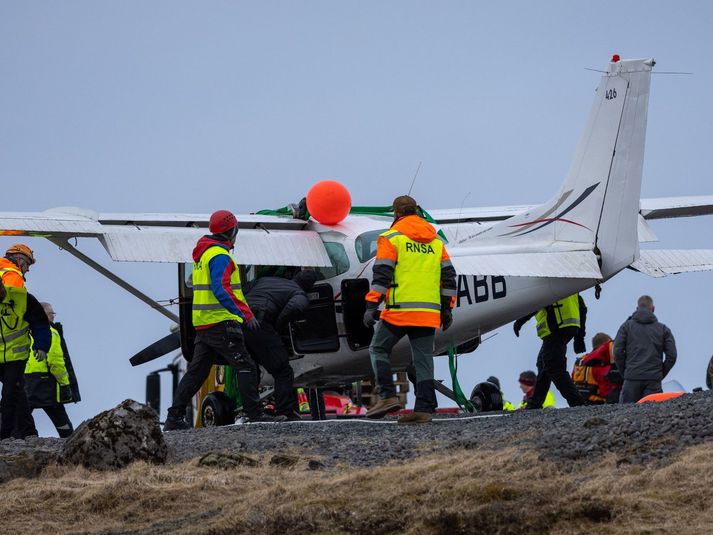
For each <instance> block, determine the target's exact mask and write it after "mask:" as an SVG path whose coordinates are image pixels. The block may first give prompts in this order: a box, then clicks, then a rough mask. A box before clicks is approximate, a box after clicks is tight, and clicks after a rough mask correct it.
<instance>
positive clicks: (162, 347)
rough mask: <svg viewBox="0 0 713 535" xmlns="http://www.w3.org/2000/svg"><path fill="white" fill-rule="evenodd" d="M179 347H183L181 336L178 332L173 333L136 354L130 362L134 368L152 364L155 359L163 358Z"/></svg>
mask: <svg viewBox="0 0 713 535" xmlns="http://www.w3.org/2000/svg"><path fill="white" fill-rule="evenodd" d="M179 347H181V336H180V335H179V334H178V333H177V332H175V333H171V334H169V335H167V336H164V337H163V338H161V339H160V340H157V341H156V342H154V343H153V344H151V345H150V346H148V347H145V348H144V349H142V350H141V351H139V352H138V353H136V355H134V356H133V357H131V358H130V359H129V362H130V363H131V365H132V366H138V365H139V364H143V363H145V362H151V361H152V360H154V359H157V358H159V357H163V356H164V355H166V354H167V353H170V352H171V351H174V350H176V349H178V348H179Z"/></svg>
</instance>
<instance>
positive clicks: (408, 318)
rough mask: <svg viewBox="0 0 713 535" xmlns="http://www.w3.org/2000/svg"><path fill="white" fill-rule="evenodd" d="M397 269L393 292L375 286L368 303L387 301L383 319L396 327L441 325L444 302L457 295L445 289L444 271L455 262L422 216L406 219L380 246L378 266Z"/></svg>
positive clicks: (378, 244)
mask: <svg viewBox="0 0 713 535" xmlns="http://www.w3.org/2000/svg"><path fill="white" fill-rule="evenodd" d="M378 264H386V265H390V266H392V267H393V268H394V274H393V280H392V284H391V287H390V288H381V287H377V286H372V288H371V291H370V292H369V293H368V294H367V296H366V300H367V301H371V302H377V303H378V302H379V301H381V300H382V299H384V305H385V306H384V310H383V312H382V313H381V319H382V320H384V321H386V322H388V323H391V324H392V325H400V326H414V327H434V328H438V327H440V325H441V302H442V300H443V299H444V297H445V298H451V306H452V305H453V301H455V299H454V298H453V295H452V294H454V293H455V292H452V291H450V290H444V289H442V288H441V269H442V268H443V267H445V266H450V265H451V261H450V258H449V256H448V253H447V252H446V248H445V246H444V245H443V242H442V241H441V240H440V238H439V237H438V235H437V234H436V230H435V229H434V228H433V226H432V225H431V224H430V223H428V222H427V221H425V220H423V219H422V218H420V217H419V216H416V215H411V216H406V217H402V218H401V219H399V220H398V221H397V222H396V223H394V224H393V225H392V226H391V229H389V230H388V231H386V232H384V233H382V234H381V235H380V236H379V239H378V240H377V242H376V261H375V265H378Z"/></svg>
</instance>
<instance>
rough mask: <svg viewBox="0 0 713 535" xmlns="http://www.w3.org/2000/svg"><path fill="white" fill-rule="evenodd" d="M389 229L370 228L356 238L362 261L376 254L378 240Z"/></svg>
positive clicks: (358, 254)
mask: <svg viewBox="0 0 713 535" xmlns="http://www.w3.org/2000/svg"><path fill="white" fill-rule="evenodd" d="M387 230H388V229H381V230H370V231H369V232H365V233H364V234H360V235H359V236H357V239H356V240H354V246H355V247H356V254H357V258H359V261H360V262H366V261H367V260H369V259H371V258H374V256H376V240H377V239H378V238H379V236H380V235H381V234H383V233H384V232H386V231H387Z"/></svg>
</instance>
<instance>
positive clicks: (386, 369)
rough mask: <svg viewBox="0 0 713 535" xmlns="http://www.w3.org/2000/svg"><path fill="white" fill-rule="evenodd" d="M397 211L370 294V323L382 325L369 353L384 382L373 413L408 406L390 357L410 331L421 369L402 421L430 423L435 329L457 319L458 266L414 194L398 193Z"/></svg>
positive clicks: (382, 241) (379, 251) (382, 240)
mask: <svg viewBox="0 0 713 535" xmlns="http://www.w3.org/2000/svg"><path fill="white" fill-rule="evenodd" d="M393 211H394V223H393V224H392V225H391V228H390V229H389V230H388V231H386V232H384V233H383V234H381V236H379V239H378V241H377V245H376V260H375V262H374V268H373V280H372V284H371V291H370V292H369V293H368V294H367V296H366V312H365V314H364V325H366V326H367V327H371V326H374V325H376V326H375V328H374V337H373V338H372V341H371V345H370V346H369V354H370V356H371V363H372V367H373V369H374V376H375V377H376V383H377V385H378V388H379V400H378V401H377V402H376V404H375V405H374V406H373V407H371V409H369V412H367V417H368V418H383V417H384V416H385V415H386V414H388V413H389V412H393V411H395V410H398V409H401V408H402V407H401V403H400V402H399V398H398V397H397V396H396V387H395V385H394V381H393V373H392V371H391V362H390V360H389V359H390V355H391V350H392V349H393V347H394V346H395V345H396V343H397V342H398V341H399V340H400V339H401V338H403V337H404V336H408V337H409V342H410V344H411V353H412V355H413V365H414V368H415V370H416V405H415V407H414V411H413V413H411V414H408V415H405V416H402V417H401V418H399V423H404V424H417V423H427V422H430V421H431V414H432V413H433V412H435V410H436V406H437V403H436V391H435V386H434V382H433V343H434V337H435V331H436V329H437V328H439V327H441V328H442V329H443V330H444V331H445V330H446V329H448V328H449V327H450V326H451V323H452V322H453V316H452V313H451V309H452V308H453V305H454V303H455V295H456V272H455V269H454V268H453V265H452V264H451V261H450V259H449V257H448V253H447V252H446V248H445V245H444V244H443V242H442V241H441V240H440V238H439V237H438V235H437V234H436V229H435V228H433V226H432V225H431V224H429V223H428V222H427V221H426V220H424V219H423V218H422V217H420V216H419V215H418V206H417V204H416V201H415V200H414V199H412V198H411V197H409V196H408V195H402V196H400V197H397V198H396V199H394V202H393ZM382 302H383V303H384V310H383V311H382V312H381V316H380V321H379V310H378V308H379V305H380V304H381V303H382ZM377 321H378V323H377Z"/></svg>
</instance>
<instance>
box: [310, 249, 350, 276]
mask: <svg viewBox="0 0 713 535" xmlns="http://www.w3.org/2000/svg"><path fill="white" fill-rule="evenodd" d="M324 248H325V249H326V250H327V254H328V255H329V259H330V260H331V261H332V267H318V268H315V271H317V272H318V273H320V274H321V275H322V276H323V277H324V278H325V279H331V278H332V277H336V276H338V275H341V274H342V273H346V272H347V271H349V256H347V251H346V249H344V246H343V245H342V244H341V243H337V242H324Z"/></svg>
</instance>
